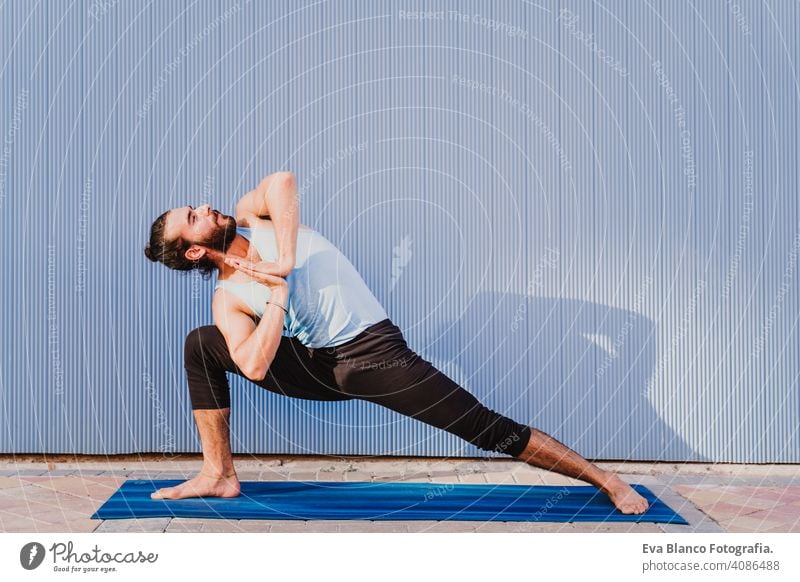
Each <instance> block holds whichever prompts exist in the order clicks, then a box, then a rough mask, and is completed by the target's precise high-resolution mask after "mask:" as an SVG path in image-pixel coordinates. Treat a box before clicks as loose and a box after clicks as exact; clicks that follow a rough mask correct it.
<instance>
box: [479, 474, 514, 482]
mask: <svg viewBox="0 0 800 582" xmlns="http://www.w3.org/2000/svg"><path fill="white" fill-rule="evenodd" d="M483 476H484V478H485V479H486V482H487V483H489V484H491V485H514V484H515V483H516V481H515V480H514V475H513V474H511V473H510V472H509V473H484V474H483Z"/></svg>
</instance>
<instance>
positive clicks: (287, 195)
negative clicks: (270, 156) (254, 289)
mask: <svg viewBox="0 0 800 582" xmlns="http://www.w3.org/2000/svg"><path fill="white" fill-rule="evenodd" d="M251 216H258V217H266V216H269V217H270V219H271V220H272V223H273V225H274V226H275V237H276V240H277V243H278V252H279V256H278V260H277V261H276V263H277V266H278V270H277V271H273V274H274V275H278V276H281V277H285V276H286V275H288V274H289V273H290V272H291V271H292V269H294V265H295V253H296V250H297V229H298V226H299V224H300V216H299V211H298V201H297V181H296V180H295V177H294V174H292V173H291V172H275V173H274V174H270V175H269V176H267V177H266V178H264V179H263V180H261V182H260V183H259V184H258V186H256V188H255V189H254V190H251V191H250V192H248V193H247V194H245V195H244V196H243V197H242V198H241V199H240V200H239V202H237V204H236V222H237V223H239V224H240V225H242V226H247V225H248V224H249V222H248V221H249V219H250V217H251Z"/></svg>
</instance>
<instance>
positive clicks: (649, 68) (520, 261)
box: [0, 0, 800, 462]
mask: <svg viewBox="0 0 800 582" xmlns="http://www.w3.org/2000/svg"><path fill="white" fill-rule="evenodd" d="M427 4H428V3H424V2H414V1H411V0H409V1H407V2H392V3H389V2H346V1H342V2H337V1H328V2H325V1H321V2H294V1H291V2H289V1H281V2H255V1H253V2H245V1H244V0H240V1H238V2H211V1H210V0H209V1H207V0H202V1H197V2H192V3H188V4H187V5H185V6H183V5H180V4H179V3H176V2H145V1H141V2H139V1H125V2H117V1H115V0H103V1H100V0H92V1H85V2H47V3H44V2H22V1H17V2H14V1H8V2H4V3H2V5H0V31H1V32H0V57H2V58H0V67H1V68H0V87H1V88H2V96H1V97H0V98H2V108H0V139H2V145H3V147H2V150H0V155H1V157H0V217H2V218H1V220H2V230H0V237H2V241H3V242H2V249H3V262H4V267H3V283H2V285H1V286H0V294H1V295H0V297H1V298H2V299H1V300H0V310H2V311H1V312H0V313H1V314H2V333H0V404H1V405H2V407H1V408H0V420H1V421H2V428H0V451H3V452H42V451H46V452H52V453H57V452H58V453H61V452H73V451H74V452H80V453H108V454H111V453H123V452H131V451H165V452H170V451H195V450H198V443H197V439H196V432H195V429H194V426H193V421H192V416H191V411H190V408H189V402H188V397H187V392H186V382H185V374H184V370H183V365H182V347H183V340H184V337H185V335H186V333H187V332H188V331H189V330H191V329H192V328H194V327H195V326H197V325H200V324H205V323H209V322H211V312H210V297H211V287H212V285H211V284H210V283H208V282H204V281H201V280H200V279H198V278H196V277H185V276H181V275H178V274H176V273H174V272H169V271H167V270H166V269H164V268H160V267H158V266H156V265H152V264H150V263H149V262H148V261H146V260H145V258H144V257H143V255H142V248H143V245H144V243H145V240H146V236H147V233H148V229H149V225H150V223H151V221H152V220H153V219H154V218H155V217H156V216H157V215H158V214H160V213H161V212H162V211H164V210H165V209H167V208H169V207H173V206H179V205H185V204H200V203H203V202H206V201H208V202H210V203H212V204H213V205H214V206H215V207H218V208H222V209H229V210H232V208H233V204H234V202H235V200H236V199H237V198H238V197H239V196H241V195H242V194H243V193H244V192H245V191H247V190H248V189H250V188H251V187H252V186H254V185H255V184H256V183H257V181H258V180H259V178H261V177H262V176H263V175H265V174H267V173H269V172H272V171H276V170H282V169H290V170H293V171H294V172H295V173H296V174H297V177H298V182H299V184H300V189H301V208H302V221H303V222H304V223H306V224H310V225H312V226H314V227H315V228H317V229H318V230H320V231H321V232H322V233H324V234H325V235H326V236H327V237H328V238H329V239H330V240H332V241H333V242H334V243H335V244H337V245H338V246H339V247H340V248H341V249H342V250H343V251H344V252H345V253H346V254H347V255H348V256H349V257H350V258H351V259H352V261H353V262H354V263H355V264H356V266H357V267H358V268H359V269H360V270H361V272H362V273H363V276H364V278H365V280H366V281H367V283H368V284H369V285H370V287H371V288H372V289H373V291H374V292H375V294H376V295H377V296H378V298H379V299H380V300H381V301H382V302H383V304H384V305H385V306H386V308H387V310H388V312H389V313H390V315H391V317H392V319H393V320H394V321H395V322H396V323H397V324H398V325H399V326H400V327H401V328H402V329H403V330H404V331H405V332H406V337H407V339H408V341H409V344H410V345H411V346H412V347H413V348H415V349H416V350H417V351H419V352H420V353H421V354H422V355H424V356H425V357H426V358H427V359H429V360H431V361H433V362H434V363H435V364H437V365H438V366H439V367H440V368H441V369H442V370H443V371H444V372H446V373H447V374H449V375H450V376H451V377H453V378H454V379H455V380H457V381H458V382H460V383H462V384H463V385H464V386H466V387H467V388H468V389H469V390H470V391H472V392H473V393H474V394H476V395H477V396H478V397H479V398H480V399H481V400H482V401H484V402H485V403H487V404H488V405H489V406H491V407H493V408H495V409H497V410H500V411H502V412H504V413H506V414H508V415H509V416H511V417H513V418H515V419H517V420H520V421H524V422H529V423H531V424H533V425H535V426H537V427H539V428H541V429H543V430H546V431H548V432H550V433H552V434H554V435H555V436H557V437H558V438H560V439H561V440H563V441H565V442H567V443H568V444H570V445H572V446H574V447H575V448H576V449H577V450H578V451H579V452H581V453H583V454H584V455H587V456H589V457H592V458H602V459H654V460H656V459H661V460H715V461H742V462H747V461H749V462H762V461H774V462H798V461H800V437H798V432H797V427H798V422H799V421H800V395H799V394H798V372H800V364H799V363H798V358H797V353H798V340H797V338H798V334H797V330H796V329H795V328H796V324H797V318H798V316H799V315H800V309H799V308H800V305H798V292H797V285H796V281H797V270H798V265H797V256H798V252H800V224H798V219H799V218H800V216H799V215H798V196H797V191H798V188H797V187H798V160H797V154H798V148H797V135H798V96H799V95H800V85H798V76H797V75H798V62H797V61H798V56H799V55H800V52H799V51H798V29H799V28H800V27H798V25H799V24H800V9H798V5H797V4H796V3H794V2H788V1H772V2H755V1H746V0H737V2H736V3H727V2H722V1H720V2H684V1H680V2H666V1H664V2H658V3H648V2H645V3H630V2H601V3H597V2H589V1H585V2H565V3H563V4H561V5H558V6H555V5H552V4H550V3H541V4H537V3H534V2H528V1H523V0H519V1H510V0H509V1H507V2H455V1H452V0H451V1H448V2H440V3H438V6H436V7H435V8H431V7H430V6H427ZM423 8H427V9H428V10H435V11H436V12H433V13H429V14H426V15H423V16H424V18H415V17H414V15H413V14H412V13H413V12H414V11H417V10H420V9H423ZM417 16H419V15H417ZM233 392H234V427H233V429H234V446H235V449H236V451H239V452H245V451H249V452H253V453H271V452H280V453H342V454H353V453H358V454H391V455H411V454H414V455H475V454H483V453H482V452H481V451H478V450H477V449H475V448H474V447H472V446H469V445H465V443H463V442H461V441H460V440H459V439H457V438H456V437H453V436H451V435H449V434H447V433H444V432H441V431H438V430H434V429H431V428H429V427H427V426H425V425H422V424H420V423H418V422H416V421H412V420H410V419H407V418H404V417H401V416H399V415H395V414H393V413H390V412H389V411H386V410H381V409H377V408H375V407H373V406H370V405H366V404H363V403H359V402H349V403H311V402H304V401H296V400H291V399H287V398H282V397H279V396H275V395H272V394H269V393H267V392H266V391H263V390H260V389H258V388H256V387H253V386H252V385H249V384H248V383H247V382H245V381H241V380H238V379H237V380H236V381H235V382H234V384H233Z"/></svg>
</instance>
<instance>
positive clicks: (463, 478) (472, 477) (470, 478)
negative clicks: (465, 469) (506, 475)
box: [458, 473, 486, 485]
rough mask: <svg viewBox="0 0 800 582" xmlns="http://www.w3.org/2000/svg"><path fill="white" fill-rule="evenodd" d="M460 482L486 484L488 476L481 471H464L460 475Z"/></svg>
mask: <svg viewBox="0 0 800 582" xmlns="http://www.w3.org/2000/svg"><path fill="white" fill-rule="evenodd" d="M458 481H459V483H474V484H481V485H485V484H486V477H484V476H483V475H482V474H481V473H464V474H462V475H459V476H458Z"/></svg>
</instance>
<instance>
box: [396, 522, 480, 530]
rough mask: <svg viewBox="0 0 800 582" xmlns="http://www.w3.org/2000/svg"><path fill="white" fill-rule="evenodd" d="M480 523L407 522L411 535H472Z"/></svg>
mask: <svg viewBox="0 0 800 582" xmlns="http://www.w3.org/2000/svg"><path fill="white" fill-rule="evenodd" d="M481 524H483V522H481V521H427V520H426V521H413V522H408V531H409V532H412V533H472V532H474V531H475V530H476V529H477V527H478V526H479V525H481Z"/></svg>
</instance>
